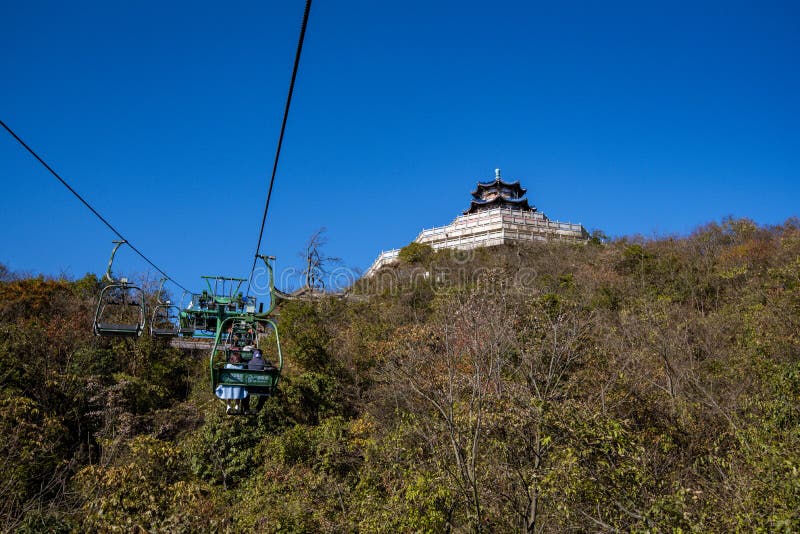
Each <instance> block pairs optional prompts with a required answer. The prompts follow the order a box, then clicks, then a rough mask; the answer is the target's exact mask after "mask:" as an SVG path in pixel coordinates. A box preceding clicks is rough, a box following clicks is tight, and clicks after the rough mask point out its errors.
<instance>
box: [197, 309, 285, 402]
mask: <svg viewBox="0 0 800 534" xmlns="http://www.w3.org/2000/svg"><path fill="white" fill-rule="evenodd" d="M236 321H245V322H246V323H248V324H251V325H253V326H256V323H262V324H265V325H269V327H270V328H272V330H273V331H274V332H275V345H276V348H277V353H278V365H277V366H274V367H271V368H267V369H264V370H254V369H229V368H225V364H226V363H227V354H228V353H229V352H230V348H229V346H226V345H227V343H224V344H222V345H223V346H220V345H221V342H222V331H218V332H217V335H216V336H215V338H214V346H213V347H212V349H211V356H210V358H209V368H210V370H211V389H212V391H214V390H216V389H217V386H219V385H223V386H240V387H243V388H245V389H246V390H247V392H248V394H249V395H251V396H266V395H271V394H272V393H274V391H275V389H276V388H277V387H278V382H279V381H280V377H281V372H282V371H283V352H282V351H281V341H280V334H279V333H278V325H277V324H275V321H273V320H272V319H268V318H266V317H256V316H251V315H241V316H231V317H228V318H227V319H225V320H224V321H223V322H222V323H221V324H222V326H223V327H224V326H225V325H228V324H233V323H234V322H236ZM226 341H227V340H226ZM244 354H246V353H244ZM251 354H252V353H251ZM218 355H225V356H226V358H225V361H222V360H220V359H218V358H217V356H218ZM248 361H249V360H243V361H242V363H243V364H246V363H247V362H248Z"/></svg>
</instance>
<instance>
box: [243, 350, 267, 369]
mask: <svg viewBox="0 0 800 534" xmlns="http://www.w3.org/2000/svg"><path fill="white" fill-rule="evenodd" d="M264 367H266V362H265V361H264V358H262V357H261V353H259V352H257V353H255V354H253V357H252V358H251V359H250V362H248V364H247V368H248V369H251V370H253V371H263V370H264Z"/></svg>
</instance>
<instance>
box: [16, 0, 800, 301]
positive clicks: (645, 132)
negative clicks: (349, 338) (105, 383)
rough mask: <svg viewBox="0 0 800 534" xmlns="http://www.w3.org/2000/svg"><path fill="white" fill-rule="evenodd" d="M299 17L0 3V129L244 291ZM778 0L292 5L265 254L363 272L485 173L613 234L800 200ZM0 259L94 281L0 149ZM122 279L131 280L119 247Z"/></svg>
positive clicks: (773, 211)
mask: <svg viewBox="0 0 800 534" xmlns="http://www.w3.org/2000/svg"><path fill="white" fill-rule="evenodd" d="M302 9H303V2H302V1H301V0H292V1H286V0H283V1H280V2H266V1H261V2H236V1H231V2H225V3H222V2H213V3H212V2H202V1H199V2H198V1H195V2H165V1H160V2H153V1H139V2H94V1H92V2H89V1H80V0H78V1H76V2H70V3H67V2H61V1H51V2H45V1H35V0H33V1H27V2H12V1H10V0H0V72H1V73H2V79H1V80H0V118H2V119H3V120H4V121H6V122H7V123H8V124H9V125H10V126H11V127H12V128H14V129H16V131H17V133H18V134H19V135H20V136H22V137H23V139H25V140H26V141H27V142H28V143H29V144H31V146H32V147H34V149H36V150H37V151H38V152H39V153H40V155H42V156H43V157H44V158H45V160H47V161H48V162H49V163H50V164H51V165H52V166H53V167H54V168H55V169H56V170H57V171H58V172H60V173H61V174H62V176H63V177H64V178H65V179H66V180H67V181H69V182H70V183H72V185H73V186H74V187H75V188H76V189H77V190H78V191H80V192H81V193H82V194H84V196H85V197H86V198H87V199H88V200H89V202H91V203H92V204H93V205H94V206H95V207H96V208H97V209H98V210H99V211H100V212H101V213H103V214H104V215H105V216H106V217H108V218H109V219H110V220H111V222H112V223H113V224H114V225H116V226H117V227H118V228H119V229H120V230H121V231H122V232H123V234H125V235H126V236H127V237H128V238H129V239H130V240H131V241H132V242H133V243H134V244H135V245H136V246H137V247H139V248H140V249H141V250H142V251H144V252H145V254H147V255H148V256H149V257H150V258H151V259H153V260H154V261H155V262H156V263H157V264H159V265H160V266H161V267H162V268H163V269H165V270H166V271H167V272H168V273H170V275H172V276H173V277H174V278H176V279H177V280H178V281H180V282H181V283H182V284H184V285H187V286H190V287H192V288H196V287H199V276H200V275H202V274H223V273H224V274H228V275H234V276H236V275H238V276H244V275H246V274H247V273H248V272H249V267H250V262H251V258H252V254H253V251H254V248H255V244H256V240H257V238H258V235H257V233H258V227H259V224H260V221H261V213H262V210H263V203H264V200H265V197H266V187H267V180H268V178H269V173H270V170H271V165H272V157H273V154H274V149H275V143H276V142H277V137H278V132H279V126H280V119H281V114H282V111H283V104H284V99H285V95H286V90H287V86H288V82H289V76H290V73H291V64H292V60H293V54H294V48H295V45H296V41H297V34H298V30H299V25H300V21H301V15H302ZM799 52H800V4H798V3H797V2H785V3H780V2H749V3H744V2H714V3H711V2H626V3H619V2H552V3H538V2H507V1H493V2H464V1H459V2H421V1H408V0H406V1H403V2H391V1H386V2H383V1H381V2H374V1H371V2H367V1H364V2H353V1H346V0H342V1H337V2H330V1H325V0H317V1H316V2H315V3H314V5H313V7H312V12H311V18H310V21H309V28H308V33H307V35H306V43H305V48H304V53H303V59H302V62H301V67H300V72H299V75H298V80H297V87H296V91H295V98H294V102H293V107H292V112H291V115H290V118H289V124H288V128H287V132H286V138H285V142H284V151H283V155H282V157H281V162H280V166H279V168H278V175H277V182H276V186H275V191H274V194H273V205H272V207H271V208H270V213H269V218H268V220H267V233H266V236H265V239H264V245H263V246H262V249H263V251H265V252H267V253H269V254H274V255H276V256H278V266H279V267H287V266H291V265H293V264H296V263H298V261H299V260H298V253H299V252H300V251H301V250H302V248H303V245H304V243H305V241H306V240H307V238H308V237H309V235H311V233H313V232H314V231H315V230H316V229H318V228H319V227H322V226H324V227H326V228H327V229H328V230H327V235H328V239H329V243H328V245H327V251H328V253H329V254H330V255H333V256H339V257H341V258H342V259H343V260H344V263H345V265H347V266H352V267H358V268H361V269H366V267H368V265H369V264H370V263H371V261H372V260H373V259H374V258H375V256H376V255H377V254H378V253H379V252H380V251H381V249H388V248H393V247H399V246H403V245H405V244H407V243H408V242H410V241H411V240H413V239H414V237H415V236H416V235H417V233H418V232H419V231H420V230H421V229H422V228H423V227H432V226H440V225H444V224H447V223H448V222H450V220H452V218H453V217H455V216H456V215H457V214H459V213H460V212H461V210H463V209H464V208H466V207H467V206H468V205H469V192H470V191H471V189H472V187H473V186H474V183H475V181H477V180H479V179H480V180H486V179H490V178H491V177H492V176H493V173H494V171H493V169H494V168H495V167H500V168H502V169H503V176H504V177H505V178H507V179H519V180H521V181H522V184H523V186H525V187H527V188H528V196H529V199H530V200H531V203H532V204H534V205H536V206H537V207H539V208H540V209H541V210H542V211H544V212H545V213H546V214H548V216H550V217H551V218H553V219H559V220H563V221H572V222H581V223H583V224H584V225H585V226H586V227H587V228H589V229H593V228H600V229H602V230H604V231H605V232H607V233H608V234H610V235H613V236H620V235H626V234H635V233H641V234H645V235H654V234H657V235H662V234H672V233H679V234H683V233H687V232H689V231H691V230H692V229H693V228H694V227H696V226H697V225H699V224H702V223H705V222H708V221H712V220H719V219H720V218H721V217H724V216H726V215H734V216H746V217H751V218H753V219H755V220H756V221H758V222H760V223H765V224H767V223H780V222H782V221H784V220H785V219H786V218H787V217H789V216H792V215H798V209H797V204H798V200H800V132H799V130H798V119H800V99H799V98H798V95H800V68H798V63H799V61H798V60H799V59H800V56H799V54H798V53H799ZM0 181H1V182H2V184H3V188H4V195H2V198H0V226H1V227H2V228H3V231H2V232H0V261H1V262H3V263H5V264H7V265H8V266H9V267H10V268H12V269H15V270H19V271H31V272H43V273H47V274H56V275H57V274H59V273H66V274H68V275H71V276H82V275H83V274H84V273H86V272H89V271H91V272H101V271H102V270H103V269H104V266H105V262H106V261H107V256H108V253H109V252H110V246H111V244H110V241H111V239H112V238H113V236H112V235H111V233H110V232H109V231H108V230H107V229H106V228H105V227H104V226H102V224H100V223H99V222H98V221H97V220H96V219H94V218H93V216H91V214H90V213H89V212H88V211H87V210H86V209H85V208H84V207H83V206H82V205H80V204H79V203H78V202H77V201H76V200H75V199H74V198H73V197H71V195H69V193H68V192H67V191H66V190H65V189H64V188H63V187H62V186H61V185H60V184H59V183H57V182H56V181H55V179H53V178H52V177H51V176H49V175H48V174H47V173H46V171H45V170H44V169H43V168H41V167H40V166H39V165H38V163H37V162H35V160H33V159H32V158H31V157H30V156H29V155H28V154H27V153H25V152H24V151H23V150H22V149H21V148H20V147H19V146H18V145H17V144H16V143H15V142H14V141H13V139H11V137H10V136H8V135H7V134H5V132H0ZM118 266H119V268H120V269H121V270H123V271H128V272H142V271H144V270H146V266H145V265H143V264H142V262H141V261H140V260H138V259H137V258H136V257H135V256H133V255H132V254H130V253H127V254H126V253H123V252H121V253H120V256H119V264H118Z"/></svg>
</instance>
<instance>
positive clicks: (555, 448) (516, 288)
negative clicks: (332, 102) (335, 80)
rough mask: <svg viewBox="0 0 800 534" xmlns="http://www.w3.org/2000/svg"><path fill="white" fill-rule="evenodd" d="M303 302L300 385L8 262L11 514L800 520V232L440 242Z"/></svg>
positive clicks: (3, 288) (695, 524) (539, 526)
mask: <svg viewBox="0 0 800 534" xmlns="http://www.w3.org/2000/svg"><path fill="white" fill-rule="evenodd" d="M411 252H413V254H411V253H409V254H406V255H404V257H405V258H406V260H407V261H406V262H404V263H401V264H400V265H398V266H396V267H392V268H389V269H386V270H383V271H381V272H380V273H378V275H376V276H375V277H373V278H371V279H368V280H362V281H360V282H359V283H358V284H357V286H356V287H355V288H354V291H355V292H356V293H360V294H362V295H364V298H363V299H351V300H337V299H322V300H320V301H319V302H314V303H303V302H290V303H287V304H286V305H284V307H283V308H282V309H281V315H280V320H279V324H280V328H281V336H282V340H283V341H284V344H285V347H284V348H285V354H286V359H287V369H286V373H285V375H286V376H285V381H284V382H283V384H282V386H281V393H280V395H278V396H276V397H274V398H272V399H270V400H269V401H268V402H266V403H265V405H264V406H263V407H262V409H261V410H260V411H259V412H258V414H257V415H256V416H254V417H250V418H244V417H239V418H235V417H225V416H224V415H223V411H224V410H222V409H221V407H220V404H219V402H218V401H216V399H215V398H213V396H212V394H211V392H210V391H209V389H210V388H209V386H208V384H207V382H206V376H207V373H206V369H207V365H208V364H207V361H206V358H205V357H204V355H202V354H191V353H183V352H180V351H177V350H175V349H170V348H169V347H168V346H167V345H166V344H164V343H162V342H160V341H157V340H152V339H149V338H147V337H145V338H142V339H140V340H139V341H137V342H136V343H132V342H130V341H109V340H106V339H97V338H94V337H92V336H91V325H90V323H91V313H92V299H93V298H94V295H95V293H96V291H97V284H98V282H97V280H96V279H95V278H94V277H93V276H88V277H86V278H84V279H82V280H77V281H64V280H47V279H42V278H39V279H14V277H13V276H10V275H8V274H7V273H6V272H5V270H2V271H3V273H5V274H4V277H5V280H4V281H3V282H1V283H0V359H2V369H3V371H2V381H0V384H2V395H1V396H0V430H1V431H2V435H3V436H6V439H4V440H3V441H2V444H0V449H2V450H0V457H2V458H3V462H4V463H3V465H4V469H3V475H2V483H0V506H2V508H1V510H2V514H0V517H2V518H4V519H3V521H4V523H3V524H2V525H0V529H2V530H13V529H21V530H26V529H27V530H32V531H41V530H45V529H49V530H53V531H58V530H64V531H69V530H70V529H77V530H84V531H85V530H114V529H121V530H131V529H134V528H135V527H136V526H138V527H141V528H143V529H146V530H169V531H176V532H195V531H225V530H230V531H250V530H257V531H265V532H272V531H292V532H318V531H328V532H341V531H359V532H387V531H403V532H417V531H431V532H440V531H449V530H452V531H459V532H461V531H485V532H511V531H524V532H563V531H566V530H574V531H602V530H614V529H619V530H634V531H644V530H650V531H663V530H673V529H676V528H680V529H682V530H684V531H698V532H711V531H715V532H727V531H731V530H736V529H739V530H744V531H751V530H756V529H759V528H760V529H764V530H768V531H782V530H783V531H787V532H788V531H797V530H800V513H799V512H798V510H800V478H798V474H797V473H798V469H800V337H799V336H798V331H799V328H798V327H800V225H799V224H798V222H797V221H788V222H787V223H786V224H785V225H783V226H779V227H770V228H764V227H758V226H757V225H755V224H753V223H752V222H750V221H747V220H726V221H723V222H722V223H720V224H710V225H707V226H706V227H703V228H701V229H698V230H697V231H696V232H694V233H693V234H692V235H690V236H688V237H686V238H664V239H654V240H643V239H624V240H619V241H615V242H612V243H608V244H605V245H600V244H590V245H587V246H566V245H561V246H559V245H541V246H531V247H508V248H498V249H492V250H480V251H477V252H475V253H473V254H456V255H444V254H433V253H431V252H430V251H427V252H426V251H421V250H415V251H411Z"/></svg>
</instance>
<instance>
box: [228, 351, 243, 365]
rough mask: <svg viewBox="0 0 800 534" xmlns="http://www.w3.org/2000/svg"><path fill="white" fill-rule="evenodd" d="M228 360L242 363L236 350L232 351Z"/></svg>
mask: <svg viewBox="0 0 800 534" xmlns="http://www.w3.org/2000/svg"><path fill="white" fill-rule="evenodd" d="M228 361H230V362H231V363H242V357H241V356H239V353H238V352H232V353H231V357H230V358H229V360H228Z"/></svg>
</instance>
